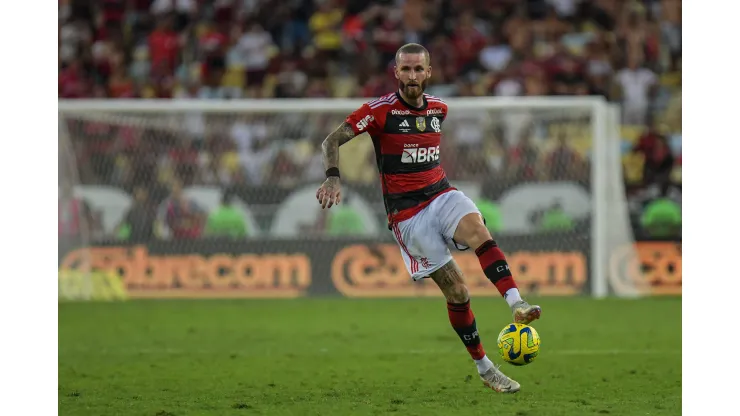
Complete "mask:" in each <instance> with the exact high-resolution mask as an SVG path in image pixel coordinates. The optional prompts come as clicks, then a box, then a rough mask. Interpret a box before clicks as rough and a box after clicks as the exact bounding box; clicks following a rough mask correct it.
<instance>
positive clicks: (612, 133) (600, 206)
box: [58, 97, 621, 298]
mask: <svg viewBox="0 0 740 416" xmlns="http://www.w3.org/2000/svg"><path fill="white" fill-rule="evenodd" d="M365 102H367V99H362V98H359V99H347V98H318V99H317V98H292V99H258V100H247V99H244V100H201V99H172V100H170V99H146V100H143V99H122V100H105V99H101V100H96V99H81V100H59V106H58V112H59V114H62V113H65V114H75V113H78V114H79V113H82V114H84V115H86V116H88V117H89V116H90V115H92V114H95V113H109V112H116V113H126V112H135V113H139V114H141V113H148V112H150V113H159V114H163V113H164V114H167V113H187V112H203V113H238V112H249V113H255V114H258V113H268V114H275V113H290V112H306V111H309V112H316V111H322V112H341V111H346V112H347V113H348V114H349V113H350V112H351V111H354V110H355V109H357V108H359V107H360V106H362V104H364V103H365ZM445 103H446V104H447V105H448V107H449V110H450V111H452V112H455V111H464V110H481V109H490V110H512V109H520V110H524V109H531V110H568V109H578V110H581V111H583V110H586V111H588V112H589V113H590V120H591V137H592V141H593V142H592V157H591V172H590V173H591V181H590V183H591V189H590V192H591V201H592V207H591V213H592V215H591V259H590V269H589V270H590V278H591V296H593V297H595V298H603V297H606V296H608V294H609V276H608V260H609V253H608V243H607V242H608V238H609V236H608V203H609V195H608V189H609V188H610V186H612V185H613V184H611V183H610V182H613V181H615V180H621V171H614V170H615V168H614V167H615V166H619V165H618V164H615V163H613V161H611V160H610V157H611V158H613V157H618V155H613V154H612V153H614V149H613V148H612V146H610V143H611V142H610V140H612V141H614V140H617V139H618V131H619V130H618V123H619V119H620V117H619V108H618V106H616V105H612V104H609V103H608V102H607V101H606V100H605V99H604V98H603V97H456V98H445ZM616 169H619V168H618V167H617V168H616ZM610 170H612V172H610ZM612 203H614V201H612Z"/></svg>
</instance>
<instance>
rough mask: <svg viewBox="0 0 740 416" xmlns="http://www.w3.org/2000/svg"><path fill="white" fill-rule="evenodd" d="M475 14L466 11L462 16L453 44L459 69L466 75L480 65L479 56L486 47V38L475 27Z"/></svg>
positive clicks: (453, 37) (453, 36)
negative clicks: (473, 67)
mask: <svg viewBox="0 0 740 416" xmlns="http://www.w3.org/2000/svg"><path fill="white" fill-rule="evenodd" d="M474 23H475V20H474V16H473V13H471V12H469V11H466V12H464V13H463V14H461V15H460V19H459V23H458V25H457V29H455V33H454V34H453V35H452V43H453V45H454V46H455V51H456V52H457V54H456V55H457V69H458V70H459V71H460V72H462V73H465V72H467V71H469V70H471V69H472V66H474V65H476V64H477V63H478V55H479V54H480V51H481V50H482V49H483V48H484V47H485V46H486V38H485V36H483V35H482V34H481V33H480V32H479V31H478V29H476V28H475V26H474Z"/></svg>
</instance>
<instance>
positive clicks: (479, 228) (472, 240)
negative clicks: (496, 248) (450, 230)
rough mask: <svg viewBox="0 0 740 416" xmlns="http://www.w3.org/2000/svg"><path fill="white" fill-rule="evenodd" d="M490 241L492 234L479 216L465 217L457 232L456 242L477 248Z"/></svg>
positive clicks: (470, 215)
mask: <svg viewBox="0 0 740 416" xmlns="http://www.w3.org/2000/svg"><path fill="white" fill-rule="evenodd" d="M490 239H491V233H490V232H489V231H488V228H487V227H486V225H485V223H484V222H483V219H482V218H481V216H480V215H478V214H469V215H466V216H465V217H463V219H462V221H460V225H458V228H457V231H456V232H455V240H456V241H458V242H462V243H463V244H465V245H466V246H468V247H471V248H477V247H478V246H480V245H481V244H483V243H485V242H486V241H488V240H490Z"/></svg>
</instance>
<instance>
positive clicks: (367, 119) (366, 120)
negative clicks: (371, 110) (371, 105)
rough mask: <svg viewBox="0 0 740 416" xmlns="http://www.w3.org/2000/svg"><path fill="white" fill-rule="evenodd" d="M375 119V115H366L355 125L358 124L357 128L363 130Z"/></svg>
mask: <svg viewBox="0 0 740 416" xmlns="http://www.w3.org/2000/svg"><path fill="white" fill-rule="evenodd" d="M373 120H375V117H373V116H372V115H369V116H365V118H363V119H362V120H360V121H358V122H357V124H355V126H357V130H359V131H363V130H365V129H366V128H367V126H369V125H370V122H372V121H373Z"/></svg>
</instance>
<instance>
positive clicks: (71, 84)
mask: <svg viewBox="0 0 740 416" xmlns="http://www.w3.org/2000/svg"><path fill="white" fill-rule="evenodd" d="M89 91H90V86H89V83H88V82H87V78H86V77H85V74H84V71H83V69H82V64H81V63H80V61H79V60H73V61H72V62H70V64H69V65H67V67H66V68H64V69H62V70H61V71H60V72H59V97H60V98H84V97H86V96H87V95H88V94H89Z"/></svg>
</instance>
